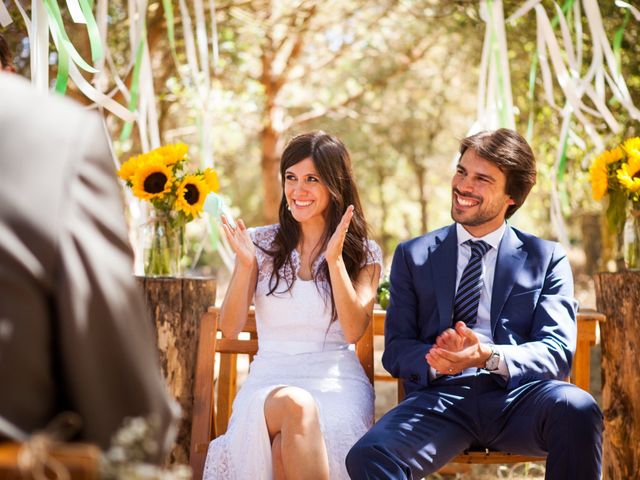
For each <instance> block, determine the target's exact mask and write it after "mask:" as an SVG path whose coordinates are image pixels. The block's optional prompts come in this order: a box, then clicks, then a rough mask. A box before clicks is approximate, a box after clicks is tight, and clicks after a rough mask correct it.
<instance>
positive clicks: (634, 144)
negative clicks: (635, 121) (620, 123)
mask: <svg viewBox="0 0 640 480" xmlns="http://www.w3.org/2000/svg"><path fill="white" fill-rule="evenodd" d="M622 148H624V151H625V152H627V155H629V156H630V157H640V137H634V138H630V139H628V140H625V142H624V143H623V144H622Z"/></svg>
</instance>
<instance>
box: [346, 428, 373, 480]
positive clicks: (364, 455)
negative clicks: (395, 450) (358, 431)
mask: <svg viewBox="0 0 640 480" xmlns="http://www.w3.org/2000/svg"><path fill="white" fill-rule="evenodd" d="M368 437H369V435H368V434H366V435H365V436H364V437H362V438H361V439H360V440H358V441H357V442H356V444H355V445H354V446H353V447H351V450H349V452H348V453H347V458H346V460H345V462H346V465H347V471H348V472H349V475H350V476H351V478H358V477H357V476H354V475H356V474H358V473H362V472H364V467H365V465H367V464H368V463H369V462H370V459H371V456H372V455H373V454H374V451H375V450H374V445H375V443H372V442H371V439H370V438H368Z"/></svg>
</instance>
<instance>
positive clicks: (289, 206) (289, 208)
mask: <svg viewBox="0 0 640 480" xmlns="http://www.w3.org/2000/svg"><path fill="white" fill-rule="evenodd" d="M287 210H289V211H291V205H289V204H288V203H287Z"/></svg>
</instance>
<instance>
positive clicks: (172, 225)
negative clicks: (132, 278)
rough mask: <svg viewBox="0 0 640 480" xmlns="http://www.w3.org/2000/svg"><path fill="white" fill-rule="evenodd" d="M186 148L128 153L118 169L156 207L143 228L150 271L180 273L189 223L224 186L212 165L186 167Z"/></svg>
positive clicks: (137, 193) (146, 268)
mask: <svg viewBox="0 0 640 480" xmlns="http://www.w3.org/2000/svg"><path fill="white" fill-rule="evenodd" d="M188 149H189V147H188V146H187V145H185V144H182V143H178V144H175V145H166V146H163V147H159V148H156V149H154V150H151V151H150V152H147V153H143V154H141V155H138V156H135V157H131V158H129V159H128V160H127V161H126V162H124V163H123V164H122V166H121V167H120V170H119V171H118V176H119V177H120V178H121V179H122V180H124V181H125V182H126V184H127V186H128V187H130V188H131V191H132V192H133V194H134V195H135V196H136V197H137V198H139V199H141V200H145V201H147V202H149V203H150V204H151V205H152V207H153V208H152V210H151V215H150V220H149V222H148V223H147V228H146V229H145V230H146V232H147V234H146V239H145V240H146V241H145V245H144V273H145V275H147V276H167V275H177V274H179V273H180V258H181V256H182V249H183V244H184V228H185V225H186V224H187V223H188V222H190V221H191V220H193V219H195V218H197V217H198V216H199V215H200V213H202V210H203V206H204V201H205V198H206V197H207V195H208V194H209V193H211V192H217V191H218V189H219V187H220V184H219V182H218V175H217V174H216V171H215V170H213V169H211V168H206V169H204V170H196V171H194V172H188V171H186V168H187V163H188V156H187V151H188Z"/></svg>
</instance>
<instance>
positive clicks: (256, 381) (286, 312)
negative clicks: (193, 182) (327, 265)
mask: <svg viewBox="0 0 640 480" xmlns="http://www.w3.org/2000/svg"><path fill="white" fill-rule="evenodd" d="M277 229H278V226H277V225H270V226H267V227H260V228H256V229H251V230H250V231H249V233H250V235H251V238H252V239H253V241H254V242H255V243H256V244H257V245H259V246H262V247H264V248H270V246H271V242H272V241H273V238H274V237H275V234H276V232H277ZM369 249H370V254H369V255H368V258H367V260H366V263H367V264H371V263H379V264H380V265H382V259H381V252H380V248H379V247H378V245H377V244H376V243H375V242H373V241H370V242H369ZM323 258H324V256H323V255H321V256H320V258H319V259H318V260H316V262H315V263H314V266H313V268H314V269H317V268H318V266H319V264H320V263H321V260H322V259H323ZM257 260H258V271H259V275H258V284H257V287H256V293H255V308H256V324H257V329H258V339H259V340H258V342H259V348H258V354H257V355H256V356H255V357H254V360H253V362H252V363H251V366H250V369H249V375H248V376H247V379H246V381H245V382H244V384H243V385H242V387H241V389H240V391H239V392H238V395H237V396H236V399H235V401H234V402H233V409H232V415H231V419H230V421H229V427H228V429H227V432H226V433H225V434H224V435H222V436H221V437H218V438H216V439H215V440H214V441H212V442H211V443H210V444H209V451H208V453H207V461H206V465H205V469H204V477H203V478H204V479H206V480H213V479H216V480H259V479H271V478H273V475H272V464H271V443H270V441H269V434H268V432H267V425H266V422H265V418H264V401H265V399H266V397H267V396H268V394H269V393H270V392H271V391H272V390H273V389H274V388H277V387H280V386H295V387H300V388H303V389H305V390H307V391H308V392H310V393H311V394H312V395H313V397H314V398H315V400H316V403H317V405H318V410H319V412H320V424H321V429H322V433H323V436H324V439H325V443H326V446H327V452H328V455H329V472H330V478H331V479H336V480H337V479H345V480H347V479H348V478H349V476H348V475H347V471H346V468H345V465H344V462H345V458H346V455H347V452H348V451H349V449H350V448H351V446H352V445H353V444H354V443H355V442H356V441H357V440H358V439H359V438H360V437H361V436H362V435H364V433H365V432H366V431H367V430H368V429H369V428H370V427H371V425H372V423H373V403H374V393H373V388H372V387H371V384H370V383H369V380H368V379H367V377H366V375H365V373H364V370H363V369H362V366H361V365H360V362H359V361H358V358H357V357H356V355H355V352H354V350H353V347H352V346H350V345H348V344H347V343H346V341H345V339H344V336H343V334H342V330H341V328H340V323H339V322H338V321H335V322H333V323H331V322H330V320H331V303H330V301H328V300H327V302H326V303H325V297H324V296H323V295H322V294H320V293H319V292H318V289H317V287H316V284H315V283H314V281H312V280H310V281H304V280H301V279H300V278H298V277H297V272H298V269H299V265H300V262H299V258H298V255H297V253H296V252H294V254H293V257H292V260H293V272H287V271H285V272H283V273H284V274H285V275H289V277H288V278H292V277H291V275H294V274H295V275H296V280H295V282H294V283H293V287H292V290H291V291H290V292H287V293H284V294H279V295H274V294H272V295H268V296H267V292H268V291H269V288H268V285H269V278H270V275H271V268H270V264H271V259H270V257H269V256H268V255H266V254H265V253H264V252H262V251H261V250H260V249H259V248H258V249H257ZM278 291H282V288H278Z"/></svg>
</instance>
